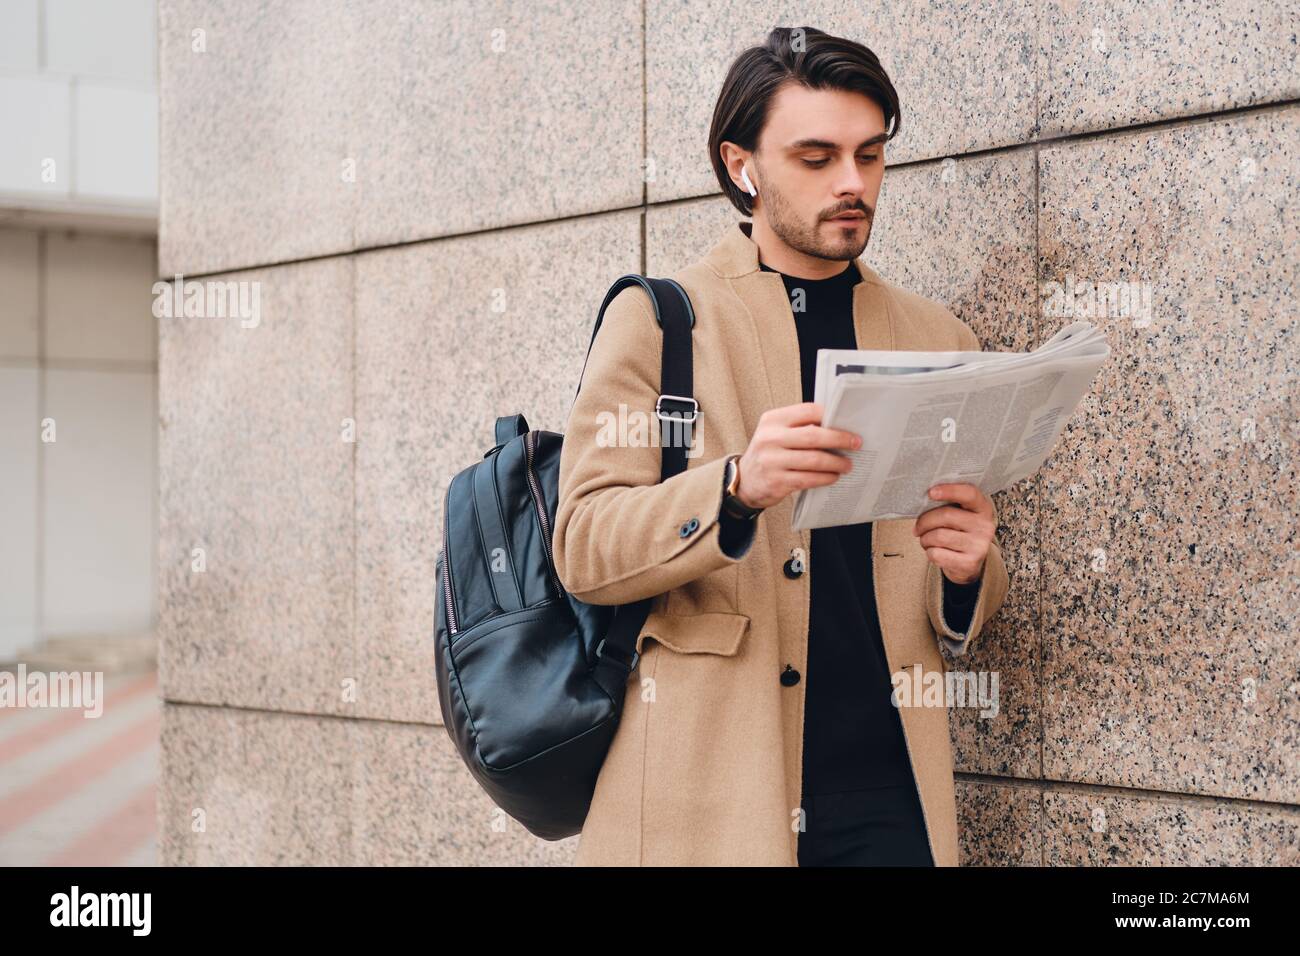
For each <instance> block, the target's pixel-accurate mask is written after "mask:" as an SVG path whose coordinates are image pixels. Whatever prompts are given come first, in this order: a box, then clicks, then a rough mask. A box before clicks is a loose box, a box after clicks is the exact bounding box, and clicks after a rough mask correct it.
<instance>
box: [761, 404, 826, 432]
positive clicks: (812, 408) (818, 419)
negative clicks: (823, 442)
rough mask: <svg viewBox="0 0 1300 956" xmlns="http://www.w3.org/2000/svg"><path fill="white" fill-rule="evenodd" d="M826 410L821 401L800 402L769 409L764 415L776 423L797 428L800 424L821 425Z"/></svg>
mask: <svg viewBox="0 0 1300 956" xmlns="http://www.w3.org/2000/svg"><path fill="white" fill-rule="evenodd" d="M824 411H825V409H824V408H823V407H822V404H821V402H800V403H799V404H798V405H782V406H781V407H780V408H773V409H769V410H768V412H767V413H766V414H765V415H764V416H763V417H764V418H766V419H767V420H768V421H770V422H772V423H774V424H777V425H787V426H789V427H791V428H795V427H797V426H799V425H820V424H821V423H822V413H823V412H824Z"/></svg>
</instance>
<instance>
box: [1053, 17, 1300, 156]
mask: <svg viewBox="0 0 1300 956" xmlns="http://www.w3.org/2000/svg"><path fill="white" fill-rule="evenodd" d="M1038 4H1039V20H1040V23H1041V27H1040V32H1039V40H1038V57H1037V59H1038V82H1039V89H1040V92H1039V112H1040V123H1041V126H1042V129H1041V135H1043V136H1059V135H1061V134H1063V133H1079V132H1084V131H1092V130H1104V129H1114V128H1115V127H1119V126H1128V125H1130V124H1136V123H1150V122H1153V121H1155V120H1161V119H1171V118H1174V117H1179V116H1190V115H1194V114H1198V113H1208V112H1212V111H1214V110H1224V109H1231V108H1234V107H1240V106H1252V105H1255V104H1257V103H1270V102H1277V101H1280V100H1286V99H1293V98H1295V97H1296V96H1297V95H1300V72H1298V71H1297V70H1296V29H1297V26H1300V17H1298V15H1297V12H1296V5H1295V4H1294V3H1286V2H1276V0H1264V2H1258V0H1211V2H1205V0H1165V2H1162V3H1146V2H1143V0H1118V2H1117V0H1038Z"/></svg>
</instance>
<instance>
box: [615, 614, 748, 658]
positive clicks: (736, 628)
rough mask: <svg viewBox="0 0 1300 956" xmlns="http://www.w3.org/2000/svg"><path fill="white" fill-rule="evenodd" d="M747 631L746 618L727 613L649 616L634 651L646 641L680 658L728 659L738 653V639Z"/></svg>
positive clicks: (638, 649) (639, 648)
mask: <svg viewBox="0 0 1300 956" xmlns="http://www.w3.org/2000/svg"><path fill="white" fill-rule="evenodd" d="M748 627H749V617H748V616H747V615H744V614H733V613H731V612H728V611H710V612H707V613H705V614H664V613H661V612H659V611H654V612H651V614H650V615H649V616H648V617H647V618H646V621H645V624H644V625H642V627H641V634H640V635H639V636H638V637H637V639H636V649H637V651H638V652H640V651H641V645H642V643H643V642H644V641H645V639H646V638H648V637H649V638H654V639H655V640H656V641H658V642H659V643H660V644H662V645H664V647H667V648H669V649H671V650H674V651H677V652H678V653H679V654H722V655H724V656H726V657H730V656H731V655H733V654H735V653H736V652H737V651H739V650H740V641H741V638H742V637H744V635H745V629H746V628H748Z"/></svg>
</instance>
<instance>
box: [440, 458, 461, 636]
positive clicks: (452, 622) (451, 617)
mask: <svg viewBox="0 0 1300 956" xmlns="http://www.w3.org/2000/svg"><path fill="white" fill-rule="evenodd" d="M452 480H453V481H454V480H455V479H454V478H453V479H452ZM450 500H451V487H450V486H448V488H447V497H446V498H444V499H443V505H442V590H443V595H444V602H443V603H444V604H445V605H446V608H447V631H448V633H450V634H455V633H456V631H457V630H459V628H458V627H457V626H456V595H455V592H453V591H452V589H451V550H450V547H449V545H450V544H451V536H450V535H449V534H448V531H447V525H448V512H447V503H448V502H449V501H450Z"/></svg>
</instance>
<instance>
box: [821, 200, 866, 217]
mask: <svg viewBox="0 0 1300 956" xmlns="http://www.w3.org/2000/svg"><path fill="white" fill-rule="evenodd" d="M846 212H860V213H862V214H863V216H865V217H866V218H867V219H871V218H873V217H874V216H875V214H876V213H875V210H874V209H872V208H871V207H870V206H865V205H862V204H861V203H859V204H858V205H856V206H845V207H844V208H843V209H836V210H835V211H834V212H831V213H827V215H826V216H825V217H823V218H826V219H834V218H835V217H836V216H842V215H844V214H845V213H846Z"/></svg>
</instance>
